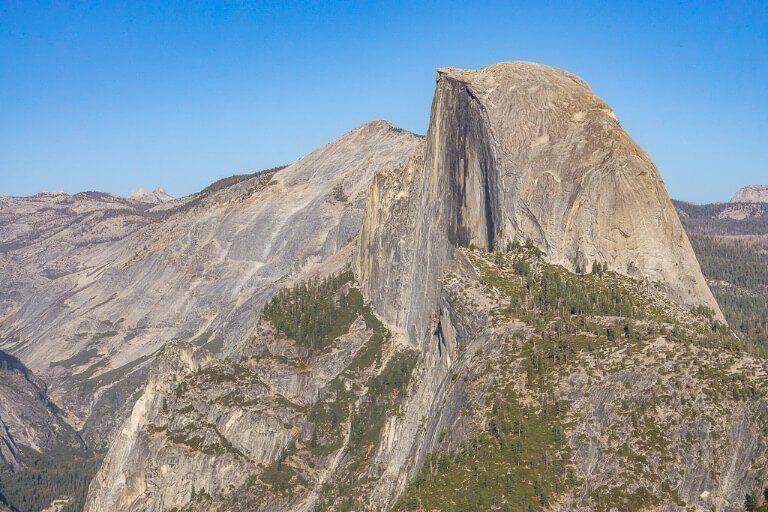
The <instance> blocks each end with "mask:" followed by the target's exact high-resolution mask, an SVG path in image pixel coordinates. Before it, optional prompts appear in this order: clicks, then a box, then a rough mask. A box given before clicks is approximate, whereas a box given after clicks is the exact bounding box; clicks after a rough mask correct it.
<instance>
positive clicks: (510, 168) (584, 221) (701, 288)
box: [358, 62, 722, 339]
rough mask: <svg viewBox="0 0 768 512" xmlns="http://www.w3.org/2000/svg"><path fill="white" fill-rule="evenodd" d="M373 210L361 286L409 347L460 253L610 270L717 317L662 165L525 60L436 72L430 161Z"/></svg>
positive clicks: (392, 179) (570, 86)
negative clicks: (516, 247) (537, 252)
mask: <svg viewBox="0 0 768 512" xmlns="http://www.w3.org/2000/svg"><path fill="white" fill-rule="evenodd" d="M367 212H368V216H367V217H366V218H365V223H364V227H363V232H362V235H361V243H360V255H359V264H358V269H359V273H360V277H361V280H362V286H363V289H364V291H365V293H366V294H367V295H368V296H369V297H370V298H371V300H372V301H373V302H374V304H376V306H377V307H378V308H381V310H382V312H383V313H384V314H385V315H386V317H387V318H388V319H389V320H391V321H393V322H395V323H397V325H398V326H401V327H405V326H407V328H408V329H410V333H409V334H410V335H411V337H412V338H414V339H415V338H418V337H421V336H423V335H424V333H425V332H426V331H427V330H428V328H429V323H430V321H431V318H432V316H433V315H434V313H435V306H436V302H435V301H436V298H435V294H436V290H437V287H436V280H437V279H438V276H439V275H440V274H441V271H442V266H443V265H444V262H445V261H446V260H447V259H448V258H450V254H451V251H452V249H453V247H455V246H470V245H473V246H477V247H481V248H484V249H486V250H489V251H494V250H505V249H506V248H507V246H508V245H510V244H511V243H513V242H515V241H517V242H519V243H524V242H526V241H527V240H530V241H531V242H532V243H533V244H535V245H536V246H537V247H538V248H539V249H541V250H542V251H543V252H544V253H545V255H546V257H547V258H548V260H550V261H552V262H553V263H557V264H560V265H563V266H565V267H566V268H568V269H571V270H574V271H577V272H589V271H590V270H591V269H592V265H593V264H594V263H596V262H597V263H600V264H601V265H602V264H606V265H607V266H608V268H610V269H611V270H615V271H617V272H620V273H622V274H625V275H628V276H632V277H635V278H641V279H649V280H651V281H658V282H660V283H662V284H663V286H664V287H665V288H666V289H667V292H668V294H669V295H670V297H671V298H672V299H673V300H675V301H677V302H679V303H681V304H685V305H689V306H694V305H704V306H707V307H709V308H711V309H712V310H713V311H715V312H716V314H717V315H718V316H720V318H722V316H721V315H720V312H719V307H718V305H717V303H716V301H715V299H714V298H713V296H712V294H711V292H710V290H709V288H708V287H707V284H706V281H705V280H704V278H703V276H702V275H701V271H700V269H699V265H698V262H697V260H696V257H695V255H694V253H693V250H692V249H691V246H690V243H689V242H688V238H687V237H686V235H685V232H684V230H683V227H682V225H681V224H680V220H679V219H678V217H677V213H676V211H675V208H674V206H673V205H672V202H671V201H670V199H669V196H668V195H667V192H666V190H665V188H664V185H663V183H662V180H661V177H660V176H659V173H658V171H657V170H656V168H655V166H654V165H653V163H652V162H651V161H650V159H649V158H648V156H647V155H646V154H645V152H643V151H642V149H640V148H639V147H638V146H637V145H636V144H635V143H634V141H632V139H631V138H630V137H629V136H628V135H627V134H626V132H625V131H624V130H623V129H622V127H621V125H620V124H619V122H618V121H617V119H616V116H615V115H614V113H613V112H612V111H611V109H610V108H609V107H608V106H607V105H606V104H605V103H604V102H603V101H602V100H600V99H599V98H598V97H597V96H596V95H595V94H593V93H592V91H591V90H590V89H589V87H588V86H587V84H586V83H584V82H583V81H582V80H581V79H579V78H578V77H576V76H574V75H571V74H570V73H566V72H564V71H560V70H557V69H553V68H550V67H547V66H543V65H540V64H532V63H522V62H512V63H502V64H497V65H494V66H491V67H489V68H485V69H482V70H479V71H462V70H457V69H452V68H446V69H441V70H439V71H438V75H437V90H436V93H435V99H434V101H433V103H432V117H431V122H430V127H429V133H428V134H427V140H426V141H425V145H424V149H423V151H422V152H421V153H420V154H419V155H417V156H415V157H414V159H413V160H412V161H411V162H409V164H408V165H407V166H406V167H405V168H404V169H403V170H402V172H400V173H396V172H391V173H389V174H388V175H387V176H385V177H382V178H381V179H378V180H377V181H375V183H374V190H373V191H372V193H371V194H370V196H369V204H368V208H367ZM402 226H408V228H407V229H405V230H402ZM395 230H397V231H398V233H400V232H404V233H405V236H406V237H408V238H406V239H405V240H403V238H402V237H401V236H398V234H397V233H395V232H394V231H395ZM424 297H426V299H427V300H426V301H425V300H424ZM414 329H415V330H414Z"/></svg>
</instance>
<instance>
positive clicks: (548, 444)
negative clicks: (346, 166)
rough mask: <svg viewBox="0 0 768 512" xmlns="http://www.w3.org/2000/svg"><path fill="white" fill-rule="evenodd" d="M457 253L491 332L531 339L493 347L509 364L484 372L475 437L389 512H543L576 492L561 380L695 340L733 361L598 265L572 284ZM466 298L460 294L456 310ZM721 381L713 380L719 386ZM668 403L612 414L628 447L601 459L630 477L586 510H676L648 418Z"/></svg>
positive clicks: (435, 465) (730, 342)
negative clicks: (510, 329) (490, 320)
mask: <svg viewBox="0 0 768 512" xmlns="http://www.w3.org/2000/svg"><path fill="white" fill-rule="evenodd" d="M465 254H466V255H467V256H468V258H469V259H470V261H471V262H472V264H473V266H474V267H475V268H476V269H477V271H478V273H479V275H480V281H481V283H482V285H483V286H484V290H485V293H486V294H487V296H488V297H489V298H490V299H492V303H495V304H496V306H495V307H494V308H492V310H491V314H492V315H493V316H494V318H495V323H496V325H497V326H499V327H500V326H501V324H505V323H507V322H511V321H516V322H520V321H521V322H523V323H525V324H527V325H528V326H531V327H533V329H532V330H530V331H527V334H525V335H521V336H520V337H519V338H515V339H512V340H510V339H504V338H501V339H499V340H498V341H499V342H504V343H505V349H504V354H505V355H504V356H503V357H501V358H497V359H495V360H493V361H489V362H488V363H487V365H488V366H487V367H486V369H484V370H483V375H484V378H485V379H490V382H493V383H494V384H491V385H489V387H487V388H484V389H485V391H486V392H488V393H489V394H488V395H485V402H486V404H485V409H484V412H483V417H484V421H485V427H484V429H483V430H482V431H481V433H480V434H479V435H477V436H476V437H472V438H470V439H469V440H467V441H465V442H463V443H461V444H460V445H458V446H453V447H450V448H448V449H443V450H441V451H438V452H436V453H434V454H432V455H431V456H429V457H428V458H427V460H426V462H425V463H424V465H423V467H422V469H421V471H420V473H419V475H418V476H417V478H416V479H415V480H414V481H413V482H412V483H411V484H410V485H409V487H408V489H407V491H406V492H405V494H404V495H403V496H402V497H401V499H400V500H399V502H398V503H397V506H396V507H395V509H396V510H401V511H405V510H408V511H417V510H428V511H435V510H440V511H465V510H502V511H520V512H529V511H536V510H547V509H548V508H549V507H550V506H552V505H553V504H554V503H557V502H558V501H559V500H561V499H564V497H565V496H566V495H567V494H568V492H569V491H570V490H572V489H574V488H577V487H578V486H579V485H581V484H580V482H579V479H578V478H577V476H576V473H575V471H574V468H573V467H572V465H571V464H572V463H571V456H572V454H571V448H570V444H569V442H568V440H567V439H566V431H568V429H569V428H570V427H572V424H571V421H572V420H573V416H572V413H573V410H572V409H571V407H572V404H571V403H570V402H569V401H568V400H566V399H564V396H563V395H562V394H560V393H559V392H558V389H559V386H560V385H562V379H564V378H567V377H566V376H567V375H569V374H572V373H573V372H584V375H583V378H585V379H591V378H592V377H593V376H594V377H595V378H598V375H599V374H600V373H601V372H603V371H605V370H604V369H601V367H602V365H603V364H605V363H602V362H601V361H602V359H603V358H604V357H606V356H608V355H609V354H615V353H617V352H621V353H622V357H621V358H618V359H615V360H614V362H612V363H611V364H614V365H618V366H616V367H613V368H612V369H611V370H610V371H611V372H614V373H615V372H620V371H622V368H623V363H622V361H625V360H627V359H631V358H632V355H633V354H637V358H638V360H641V361H642V360H643V358H644V357H647V356H646V355H644V354H643V350H644V347H647V346H648V344H649V343H651V342H652V341H653V340H656V339H658V338H659V336H664V337H665V338H667V339H669V340H670V341H671V342H674V343H679V344H682V345H678V346H689V347H693V345H692V343H693V342H692V340H695V343H698V344H699V347H713V348H715V349H717V350H718V351H719V350H721V348H722V349H725V350H727V351H728V352H729V353H738V351H739V350H741V348H740V345H739V344H738V342H736V341H735V340H734V339H733V338H732V337H730V336H729V335H728V332H727V330H726V329H724V328H723V326H722V325H720V324H719V323H718V322H716V321H715V320H714V315H713V312H712V311H710V310H707V309H705V308H697V309H696V310H694V311H684V310H681V309H679V308H676V306H674V305H670V304H668V303H666V302H665V301H663V300H661V299H660V298H659V297H656V296H655V295H654V292H653V291H652V290H650V289H648V288H647V287H646V286H645V285H643V284H642V283H639V282H637V281H633V280H631V279H629V278H626V277H624V276H620V275H617V274H615V273H613V272H608V271H607V270H606V269H605V268H604V267H603V266H602V265H599V266H596V268H595V271H593V273H591V274H589V275H579V274H574V273H571V272H568V271H566V270H565V269H563V268H561V267H557V266H555V265H550V264H548V263H546V262H545V261H543V259H542V258H541V255H540V254H539V252H538V251H536V250H535V249H533V248H532V247H527V248H520V247H517V248H514V249H513V250H512V251H511V252H510V253H497V254H489V253H485V252H483V251H478V250H473V249H470V250H466V251H465ZM447 279H448V280H449V281H450V279H451V277H450V276H449V277H447ZM462 296H463V295H462V293H461V292H459V295H457V296H456V300H462V299H461V297H462ZM469 306H470V307H473V308H474V307H476V306H472V303H469ZM692 350H697V349H692ZM678 351H679V349H678ZM587 361H589V363H587ZM705 370H707V371H708V370H709V368H708V367H707V366H706V365H704V366H702V369H701V371H705ZM723 373H725V370H723ZM719 377H721V375H719V374H718V377H716V378H714V379H713V381H717V382H721V379H720V378H719ZM602 378H605V374H603V377H602ZM702 378H707V376H706V375H702ZM454 380H455V379H454ZM619 385H621V383H620V382H616V383H615V384H611V386H619ZM722 385H723V386H724V387H723V390H721V391H719V392H721V393H726V392H730V391H734V392H735V391H737V390H738V392H742V391H743V390H745V389H746V388H749V386H748V385H746V384H745V383H743V382H742V383H740V384H735V385H731V383H730V382H729V383H725V382H722ZM626 386H631V384H629V383H627V384H626ZM729 390H730V391H729ZM477 392H478V393H482V392H481V391H480V390H478V391H477ZM734 396H735V395H734ZM665 399H666V397H663V398H662V397H657V396H656V395H653V394H652V395H650V396H649V397H648V403H647V404H646V403H645V402H644V401H643V400H638V399H635V400H633V401H632V402H631V403H626V404H623V405H622V404H621V403H618V402H617V403H611V404H610V407H614V406H615V407H625V408H626V410H623V411H622V412H621V413H620V414H621V415H622V416H624V417H627V418H629V420H628V423H623V422H622V424H621V427H619V428H622V429H624V428H626V429H628V431H629V432H631V434H629V435H631V439H632V446H625V447H624V448H623V449H622V450H615V449H613V448H610V449H609V448H608V447H606V448H605V449H606V450H607V453H606V456H607V457H610V460H612V461H613V463H614V464H616V465H617V467H618V468H623V470H625V471H627V473H626V476H624V477H622V479H621V484H620V485H618V486H617V485H615V482H613V483H611V484H608V485H603V486H600V487H599V488H596V489H592V490H591V491H590V493H589V498H588V500H589V501H590V506H591V507H592V508H593V509H594V510H598V511H605V512H608V511H610V510H643V509H646V508H652V507H654V506H656V505H658V504H660V503H676V504H678V505H679V504H681V503H682V500H681V499H680V497H679V496H678V495H677V493H676V492H675V490H674V485H671V484H670V483H669V482H668V481H667V478H668V476H667V473H665V471H666V466H665V464H667V463H670V464H671V463H672V462H670V460H671V459H670V455H669V453H670V450H671V445H670V442H671V441H670V440H669V439H668V437H667V435H666V433H665V428H664V426H663V425H662V424H660V423H659V420H658V418H657V417H656V416H655V415H654V414H653V411H654V410H655V409H654V407H655V405H654V404H657V405H658V404H661V403H663V400H665ZM670 400H672V399H671V398H670ZM721 400H722V399H720V400H719V401H721ZM619 445H621V443H619ZM609 446H610V445H609ZM657 464H658V465H659V466H658V467H657V466H656V465H657ZM631 475H634V478H633V476H631ZM649 482H653V484H652V485H649ZM683 505H684V504H683ZM566 508H567V507H566Z"/></svg>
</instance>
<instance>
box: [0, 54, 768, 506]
mask: <svg viewBox="0 0 768 512" xmlns="http://www.w3.org/2000/svg"><path fill="white" fill-rule="evenodd" d="M431 116H432V117H431V120H430V126H429V132H428V134H427V136H426V137H424V138H422V137H418V136H416V135H413V134H411V133H408V132H405V131H402V130H398V129H396V128H394V127H393V126H392V125H390V124H389V123H386V122H383V121H377V122H373V123H370V124H367V125H365V126H362V127H360V128H358V129H356V130H353V131H352V132H350V133H348V134H347V135H345V136H343V137H342V138H340V139H339V140H337V141H335V142H333V143H331V144H329V145H327V146H325V147H323V148H321V149H319V150H317V151H315V152H313V153H311V154H310V155H308V156H307V157H304V158H302V159H300V160H299V161H297V162H296V163H294V164H292V165H290V166H287V167H285V168H280V169H275V170H270V171H268V172H264V173H261V174H257V175H245V176H237V177H232V178H230V179H226V180H222V181H221V182H217V183H216V184H213V185H212V186H211V187H209V188H207V189H205V190H204V191H202V192H200V193H199V194H196V195H193V196H190V197H187V198H181V199H177V200H172V201H167V202H158V204H156V205H152V204H149V203H147V202H140V201H135V200H123V199H119V198H114V197H112V196H109V197H99V198H98V199H99V201H100V202H99V201H97V202H96V203H95V205H94V203H88V204H87V205H85V203H82V202H76V204H77V205H78V206H77V208H80V209H87V211H88V212H93V211H95V210H100V209H104V208H106V207H105V206H103V204H105V203H108V204H110V205H111V206H109V208H110V209H112V210H116V209H117V207H116V206H114V205H115V204H120V205H122V206H120V208H119V214H117V213H115V214H114V215H111V216H107V217H108V219H107V220H104V217H102V216H98V215H96V214H94V213H88V214H87V215H85V217H84V219H86V220H87V219H96V220H94V221H92V222H91V223H90V224H87V225H88V226H101V227H100V228H99V230H98V232H99V233H101V235H100V236H101V238H99V239H98V243H97V242H88V243H84V244H83V243H80V241H82V240H91V238H92V237H93V236H94V228H92V227H91V228H89V229H84V230H82V231H77V230H76V229H74V227H75V226H77V225H78V223H77V222H75V221H73V220H72V214H71V213H70V211H71V210H72V209H73V208H74V207H72V206H67V207H66V208H63V207H57V208H54V210H55V212H54V213H53V214H51V213H42V212H40V211H38V210H40V209H39V208H38V209H35V208H34V207H33V206H29V207H30V208H31V209H32V210H34V211H35V212H37V213H35V215H45V216H48V215H52V217H51V219H49V220H48V224H49V225H50V226H51V228H50V231H49V233H50V235H49V236H48V238H52V239H54V240H57V241H58V242H57V243H58V244H60V245H61V246H66V247H69V248H70V249H69V250H70V253H71V254H72V256H71V262H70V263H69V264H68V265H65V266H64V270H65V272H64V273H61V274H59V273H57V274H56V275H52V276H48V277H46V275H45V270H44V269H45V268H48V266H50V265H53V263H52V262H53V261H54V260H55V259H56V258H55V257H53V258H49V259H46V257H45V254H46V252H45V250H44V248H45V247H46V244H45V243H42V242H41V241H40V240H39V237H37V236H33V235H32V234H31V233H32V231H30V230H29V228H28V227H25V222H24V221H23V219H21V217H19V216H14V214H13V212H12V211H10V210H12V208H8V210H4V213H3V215H6V217H5V218H6V219H7V220H6V221H5V222H3V223H2V224H0V228H2V229H3V231H2V233H4V234H3V236H4V238H3V240H8V241H9V242H8V243H9V244H10V245H7V250H5V251H4V253H3V256H2V257H3V258H4V262H6V263H7V264H6V265H4V267H3V268H4V270H3V272H4V273H7V274H8V276H9V277H11V276H17V275H18V276H23V279H22V278H17V279H18V280H19V281H18V282H20V283H22V284H23V286H26V287H28V289H29V290H31V291H33V292H34V293H33V295H29V296H26V295H24V294H19V293H17V290H18V289H19V287H20V286H22V284H19V285H13V284H10V285H7V286H5V285H3V286H4V287H3V288H2V289H0V290H2V292H3V295H2V299H3V301H4V302H3V307H4V310H3V311H4V313H3V315H4V316H2V317H0V336H1V338H0V341H1V345H0V346H2V347H4V348H5V349H7V350H8V351H10V352H12V353H13V354H15V355H18V357H19V358H20V359H22V360H23V361H25V362H26V363H28V364H29V365H30V366H31V367H33V368H35V369H36V370H38V371H39V372H40V374H41V375H42V376H43V377H44V378H45V379H46V380H47V381H48V382H50V383H52V387H53V393H52V395H53V396H54V398H55V399H56V400H57V402H58V403H60V404H61V405H62V406H63V407H65V408H66V409H67V410H68V411H69V412H70V413H71V415H72V417H73V418H74V420H72V421H73V423H75V424H76V425H78V426H79V427H81V428H83V429H84V431H85V432H86V434H88V435H89V436H90V438H91V439H93V440H94V442H98V441H99V440H103V439H106V437H107V434H106V433H113V435H112V439H111V442H110V445H109V451H108V453H107V455H106V457H105V459H104V462H103V464H102V466H101V468H100V470H99V472H98V474H97V475H96V477H95V478H94V479H93V480H92V482H91V485H90V490H89V493H88V499H87V503H86V506H85V510H86V511H88V512H101V511H106V510H109V511H114V512H122V511H125V512H128V511H151V512H164V511H174V512H179V511H182V512H203V511H206V512H209V511H219V512H225V511H236V510H258V511H283V510H285V511H287V510H291V511H306V512H310V511H316V510H323V511H325V510H328V511H334V510H339V511H349V510H441V511H453V510H456V511H459V510H494V509H499V510H521V511H523V510H525V511H527V510H530V509H534V510H551V511H556V510H563V511H564V510H590V511H595V512H598V511H599V512H603V511H606V512H607V511H611V510H670V511H678V510H679V511H683V510H690V509H694V510H717V511H731V510H738V509H739V507H740V506H741V505H742V503H743V499H744V495H745V494H746V493H748V492H752V491H755V490H758V489H760V488H761V486H762V485H763V484H764V483H765V482H766V480H767V479H768V464H766V462H767V461H768V434H767V433H768V402H767V401H766V396H768V378H767V377H766V375H767V373H768V367H767V366H766V362H765V360H764V359H762V358H761V357H759V356H755V355H754V354H750V353H747V352H745V351H744V350H742V348H741V346H740V344H739V341H738V340H736V339H734V338H733V337H732V336H731V335H730V334H729V332H728V329H727V326H725V325H724V324H723V322H722V315H721V313H720V309H719V307H718V305H717V303H716V302H715V300H714V298H713V297H712V294H711V293H710V291H709V288H708V287H707V284H706V282H705V281H704V278H703V276H702V275H701V271H700V269H699V265H698V262H697V261H696V258H695V256H694V254H693V252H692V250H691V246H690V243H689V242H688V238H687V237H686V235H685V232H684V231H683V229H682V226H681V224H680V221H679V219H678V217H677V213H676V211H675V209H674V208H673V206H672V203H671V201H670V200H669V197H668V196H667V193H666V191H665V189H664V186H663V183H662V181H661V179H660V177H659V173H658V171H657V170H656V169H655V167H654V166H653V164H652V162H651V161H650V160H649V159H648V157H647V155H645V153H644V152H643V151H642V150H641V149H640V148H638V147H637V145H636V144H635V143H634V142H633V141H632V140H631V139H630V138H629V136H628V135H627V134H626V133H625V132H624V130H623V129H622V128H621V126H620V125H619V124H618V121H617V120H616V118H615V116H614V115H613V113H612V111H611V110H610V109H609V108H608V107H607V106H606V105H605V104H604V103H603V102H602V101H601V100H600V99H599V98H597V97H596V96H595V95H594V94H593V93H592V92H591V91H590V89H589V87H588V86H587V85H586V84H585V83H584V82H583V81H582V80H580V79H579V78H577V77H574V76H573V75H571V74H569V73H566V72H564V71H560V70H556V69H553V68H549V67H546V66H542V65H538V64H531V63H503V64H498V65H495V66H491V67H490V68H486V69H483V70H479V71H462V70H456V69H442V70H440V71H439V72H438V77H437V89H436V93H435V98H434V101H433V104H432V114H431ZM66 197H67V198H69V196H66ZM85 199H89V201H90V200H92V199H93V198H92V197H91V196H87V197H86V198H85ZM36 200H38V199H34V198H32V199H27V200H17V199H8V200H6V201H7V202H13V201H21V203H20V204H25V205H27V204H28V203H27V202H25V201H36ZM45 200H46V201H47V200H48V199H45ZM56 201H60V202H61V201H63V202H65V203H66V202H67V201H70V199H64V198H61V199H57V200H56ZM8 204H10V203H8ZM14 208H17V207H14ZM7 211H10V213H5V212H7ZM115 218H119V219H120V221H119V222H116V221H115V220H114V219H115ZM67 219H69V220H67ZM110 219H111V220H110ZM126 219H132V220H131V222H128V221H127V220H126ZM84 222H85V221H84ZM94 222H95V224H94ZM128 224H130V228H128V227H126V226H128ZM25 233H28V235H25ZM84 237H85V238H84ZM15 240H16V241H22V240H26V241H25V242H13V243H11V242H12V241H15ZM89 243H90V244H91V245H90V246H89V245H88V244H89ZM94 248H98V250H95V249H94ZM27 257H29V258H31V259H32V260H33V261H35V262H36V263H35V265H38V267H31V266H28V265H25V262H24V258H27ZM35 258H36V259H35ZM5 269H7V270H5ZM24 272H26V274H25V273H24ZM28 297H34V299H33V300H30V299H28ZM52 353H56V354H57V356H56V357H55V358H51V354H52ZM105 411H110V414H109V415H108V417H107V415H106V413H105ZM115 411H117V412H115Z"/></svg>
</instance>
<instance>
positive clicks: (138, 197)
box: [128, 187, 174, 204]
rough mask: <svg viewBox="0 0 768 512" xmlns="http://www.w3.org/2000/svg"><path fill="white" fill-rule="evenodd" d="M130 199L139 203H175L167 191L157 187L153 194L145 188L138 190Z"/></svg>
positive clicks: (132, 193)
mask: <svg viewBox="0 0 768 512" xmlns="http://www.w3.org/2000/svg"><path fill="white" fill-rule="evenodd" d="M128 199H132V200H134V201H138V202H140V203H150V204H160V203H166V202H168V201H173V199H174V197H173V196H172V195H170V194H169V193H168V192H166V191H165V189H164V188H163V187H157V188H156V189H155V190H153V191H152V192H147V191H146V190H144V189H143V188H137V189H136V190H134V191H133V192H131V195H130V196H128Z"/></svg>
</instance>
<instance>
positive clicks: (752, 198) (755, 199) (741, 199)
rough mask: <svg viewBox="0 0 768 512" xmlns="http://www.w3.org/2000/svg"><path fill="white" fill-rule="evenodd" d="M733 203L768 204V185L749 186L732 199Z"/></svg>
mask: <svg viewBox="0 0 768 512" xmlns="http://www.w3.org/2000/svg"><path fill="white" fill-rule="evenodd" d="M731 202H732V203H768V185H747V186H745V187H742V188H740V189H739V190H738V191H736V193H735V194H734V195H733V197H732V198H731Z"/></svg>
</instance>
